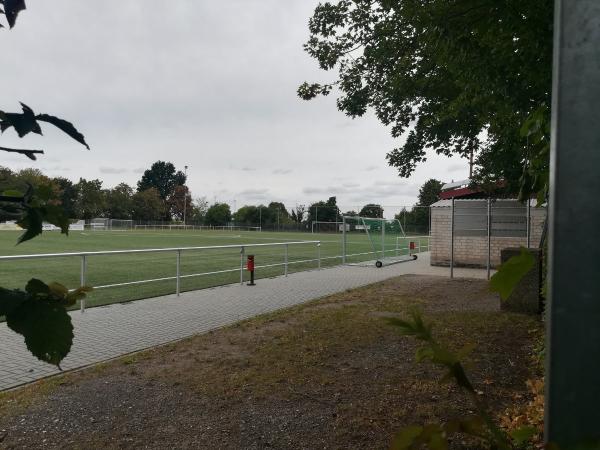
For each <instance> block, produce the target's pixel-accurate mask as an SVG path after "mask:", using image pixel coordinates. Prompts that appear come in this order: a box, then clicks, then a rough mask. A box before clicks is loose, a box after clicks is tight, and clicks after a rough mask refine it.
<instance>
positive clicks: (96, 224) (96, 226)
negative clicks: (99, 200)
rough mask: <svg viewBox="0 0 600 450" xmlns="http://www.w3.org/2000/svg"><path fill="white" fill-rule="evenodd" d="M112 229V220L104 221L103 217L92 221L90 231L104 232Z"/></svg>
mask: <svg viewBox="0 0 600 450" xmlns="http://www.w3.org/2000/svg"><path fill="white" fill-rule="evenodd" d="M109 227H110V219H104V218H102V217H96V218H95V219H92V220H91V221H90V230H92V231H104V230H108V229H109Z"/></svg>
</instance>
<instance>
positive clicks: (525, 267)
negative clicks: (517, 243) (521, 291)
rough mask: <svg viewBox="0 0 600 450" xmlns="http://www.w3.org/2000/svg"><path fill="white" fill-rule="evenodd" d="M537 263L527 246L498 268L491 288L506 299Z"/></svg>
mask: <svg viewBox="0 0 600 450" xmlns="http://www.w3.org/2000/svg"><path fill="white" fill-rule="evenodd" d="M534 265H535V258H534V256H533V255H532V254H531V253H530V252H528V251H527V249H525V248H523V247H522V248H521V253H520V254H519V255H516V256H513V257H512V258H510V259H509V260H508V261H506V262H505V263H504V264H502V265H501V266H500V267H499V268H498V272H496V273H495V274H494V276H492V278H491V280H490V290H491V291H492V292H498V293H499V294H500V297H502V299H504V300H506V299H507V298H508V297H509V296H510V294H512V292H513V290H514V289H515V287H516V286H517V284H519V282H520V281H521V280H522V279H523V277H524V276H525V275H527V274H528V273H529V271H530V270H531V269H533V267H534Z"/></svg>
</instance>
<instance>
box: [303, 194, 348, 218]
mask: <svg viewBox="0 0 600 450" xmlns="http://www.w3.org/2000/svg"><path fill="white" fill-rule="evenodd" d="M307 220H308V223H309V224H311V223H312V222H315V221H319V222H339V221H340V214H339V208H338V206H337V199H336V198H335V197H329V199H328V200H327V201H326V202H324V201H319V202H316V203H313V204H312V205H310V206H309V208H308V219H307Z"/></svg>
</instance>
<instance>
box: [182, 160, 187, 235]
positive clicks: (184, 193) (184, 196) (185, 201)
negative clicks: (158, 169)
mask: <svg viewBox="0 0 600 450" xmlns="http://www.w3.org/2000/svg"><path fill="white" fill-rule="evenodd" d="M183 170H184V172H183V173H184V175H185V182H186V183H187V170H188V166H183ZM184 186H185V184H184ZM186 209H187V188H186V189H184V190H183V229H184V230H185V211H186Z"/></svg>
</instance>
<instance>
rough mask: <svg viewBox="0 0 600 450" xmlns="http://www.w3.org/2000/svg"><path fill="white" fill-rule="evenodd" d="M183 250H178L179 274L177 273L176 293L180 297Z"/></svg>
mask: <svg viewBox="0 0 600 450" xmlns="http://www.w3.org/2000/svg"><path fill="white" fill-rule="evenodd" d="M180 270H181V250H177V275H176V277H175V278H176V287H175V293H176V294H177V296H178V297H179V293H180V292H181V291H180V282H181V278H180V275H181V272H180Z"/></svg>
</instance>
